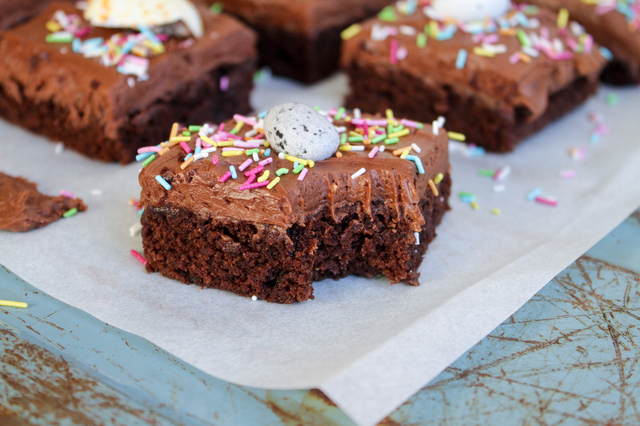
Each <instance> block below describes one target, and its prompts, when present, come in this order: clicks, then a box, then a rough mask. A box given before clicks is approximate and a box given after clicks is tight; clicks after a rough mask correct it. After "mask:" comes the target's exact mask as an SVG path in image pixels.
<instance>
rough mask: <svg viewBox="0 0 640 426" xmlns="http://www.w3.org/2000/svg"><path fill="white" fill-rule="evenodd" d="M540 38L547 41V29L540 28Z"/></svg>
mask: <svg viewBox="0 0 640 426" xmlns="http://www.w3.org/2000/svg"><path fill="white" fill-rule="evenodd" d="M540 36H541V37H542V38H544V39H547V40H548V39H549V28H547V27H542V28H540Z"/></svg>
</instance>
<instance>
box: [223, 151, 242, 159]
mask: <svg viewBox="0 0 640 426" xmlns="http://www.w3.org/2000/svg"><path fill="white" fill-rule="evenodd" d="M243 153H244V151H242V150H238V151H224V152H223V153H222V156H223V157H235V156H236V155H242V154H243Z"/></svg>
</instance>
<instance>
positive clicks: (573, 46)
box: [566, 37, 580, 52]
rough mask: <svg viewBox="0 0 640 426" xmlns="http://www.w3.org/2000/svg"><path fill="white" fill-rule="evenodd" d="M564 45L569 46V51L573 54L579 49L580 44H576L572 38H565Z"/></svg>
mask: <svg viewBox="0 0 640 426" xmlns="http://www.w3.org/2000/svg"><path fill="white" fill-rule="evenodd" d="M566 43H567V46H569V47H570V48H571V50H573V51H574V52H577V51H578V49H580V44H578V42H577V41H576V40H575V39H573V38H572V37H567V41H566Z"/></svg>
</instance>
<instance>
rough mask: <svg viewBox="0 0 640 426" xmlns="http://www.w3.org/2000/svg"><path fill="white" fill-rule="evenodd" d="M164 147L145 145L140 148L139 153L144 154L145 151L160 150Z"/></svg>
mask: <svg viewBox="0 0 640 426" xmlns="http://www.w3.org/2000/svg"><path fill="white" fill-rule="evenodd" d="M160 151H162V148H160V147H159V146H143V147H142V148H138V154H143V153H145V152H160Z"/></svg>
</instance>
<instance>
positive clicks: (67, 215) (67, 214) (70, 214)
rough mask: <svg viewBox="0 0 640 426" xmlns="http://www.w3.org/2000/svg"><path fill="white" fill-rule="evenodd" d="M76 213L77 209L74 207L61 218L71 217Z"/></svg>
mask: <svg viewBox="0 0 640 426" xmlns="http://www.w3.org/2000/svg"><path fill="white" fill-rule="evenodd" d="M76 213H78V209H77V208H76V207H74V208H72V209H71V210H67V211H66V212H64V214H63V215H62V217H64V218H68V217H71V216H75V214H76Z"/></svg>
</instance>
